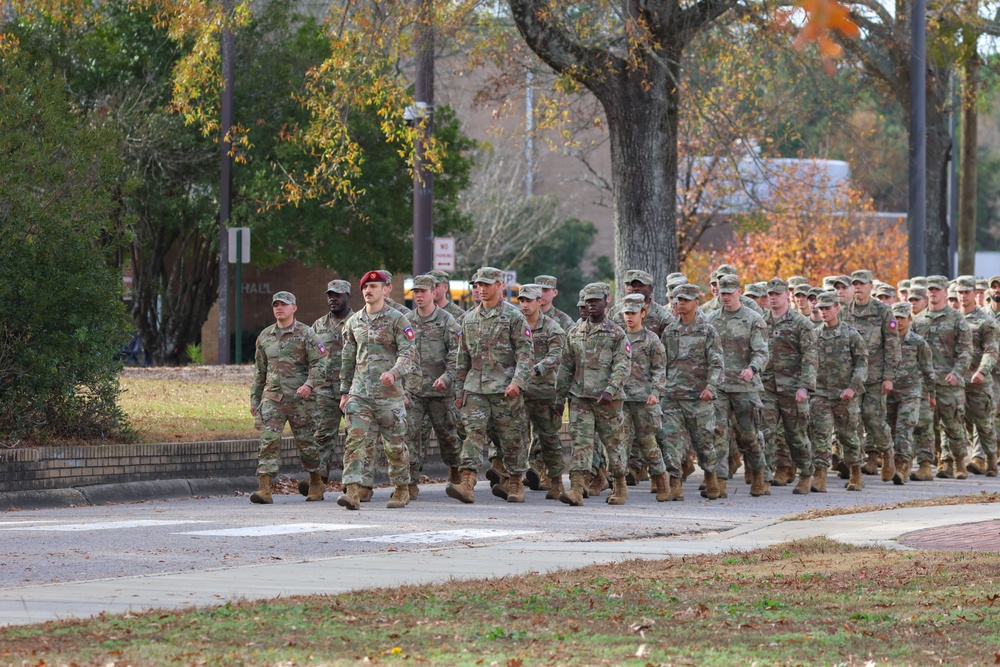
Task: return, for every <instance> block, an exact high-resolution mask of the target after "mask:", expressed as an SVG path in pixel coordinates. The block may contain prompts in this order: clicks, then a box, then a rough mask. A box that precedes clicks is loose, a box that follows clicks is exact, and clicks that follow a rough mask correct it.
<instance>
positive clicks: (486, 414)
mask: <svg viewBox="0 0 1000 667" xmlns="http://www.w3.org/2000/svg"><path fill="white" fill-rule="evenodd" d="M462 421H464V422H465V432H466V436H465V442H464V443H463V444H462V463H461V467H462V468H463V469H465V470H478V469H479V465H480V464H481V463H482V462H483V449H484V448H485V447H487V446H488V445H490V443H491V442H494V441H493V438H492V437H491V436H492V435H495V436H496V442H495V446H496V447H497V450H498V451H497V455H498V456H499V457H500V458H501V460H502V461H503V464H504V465H505V466H506V467H507V470H509V471H510V472H511V474H514V475H523V474H524V471H525V470H527V469H528V448H527V446H526V443H525V438H526V437H527V434H528V417H527V415H526V414H525V411H524V396H523V395H522V396H518V397H517V398H509V397H507V396H504V395H503V394H473V393H466V394H465V402H464V403H463V405H462Z"/></svg>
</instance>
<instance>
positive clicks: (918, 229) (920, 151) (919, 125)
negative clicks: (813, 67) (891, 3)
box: [906, 0, 927, 276]
mask: <svg viewBox="0 0 1000 667" xmlns="http://www.w3.org/2000/svg"><path fill="white" fill-rule="evenodd" d="M926 13H927V11H926V6H925V0H913V13H912V15H911V16H910V150H909V153H910V174H909V200H910V201H909V208H908V211H907V215H906V220H907V223H908V227H909V233H910V247H909V250H910V253H909V260H910V266H909V274H910V275H911V276H922V275H925V274H926V273H927V26H926V20H927V19H926Z"/></svg>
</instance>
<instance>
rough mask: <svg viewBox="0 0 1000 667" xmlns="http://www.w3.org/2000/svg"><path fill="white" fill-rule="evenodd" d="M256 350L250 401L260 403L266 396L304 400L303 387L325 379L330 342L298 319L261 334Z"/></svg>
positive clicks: (272, 326) (284, 399)
mask: <svg viewBox="0 0 1000 667" xmlns="http://www.w3.org/2000/svg"><path fill="white" fill-rule="evenodd" d="M256 347H257V350H256V352H255V353H254V373H253V386H252V387H251V389H250V405H251V406H252V407H254V408H256V407H258V406H259V405H260V402H261V399H262V398H267V399H270V400H272V401H275V402H277V403H281V402H283V401H286V400H301V399H300V398H299V397H298V396H297V395H296V393H295V392H296V391H298V389H299V387H301V386H303V385H308V386H309V387H315V386H316V385H317V384H319V382H321V381H322V379H323V374H324V370H323V366H324V365H325V363H326V346H324V345H323V341H321V340H320V339H319V336H317V335H316V332H315V331H313V330H312V328H311V327H308V326H306V325H305V324H303V323H302V322H299V321H298V320H295V321H294V322H293V323H292V326H290V327H288V328H287V329H280V328H279V327H278V325H277V324H272V325H271V326H269V327H267V328H266V329H264V330H263V331H261V332H260V335H259V336H257V346H256Z"/></svg>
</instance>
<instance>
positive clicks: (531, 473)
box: [524, 467, 543, 491]
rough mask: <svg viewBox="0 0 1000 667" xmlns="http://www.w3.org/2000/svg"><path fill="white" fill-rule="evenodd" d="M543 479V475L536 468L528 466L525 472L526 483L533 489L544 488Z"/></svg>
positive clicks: (539, 489)
mask: <svg viewBox="0 0 1000 667" xmlns="http://www.w3.org/2000/svg"><path fill="white" fill-rule="evenodd" d="M542 479H543V475H542V474H541V473H539V472H538V471H537V470H535V469H534V468H533V467H532V468H528V469H527V470H526V471H525V472H524V485H525V486H527V487H528V488H529V489H531V490H532V491H541V490H542Z"/></svg>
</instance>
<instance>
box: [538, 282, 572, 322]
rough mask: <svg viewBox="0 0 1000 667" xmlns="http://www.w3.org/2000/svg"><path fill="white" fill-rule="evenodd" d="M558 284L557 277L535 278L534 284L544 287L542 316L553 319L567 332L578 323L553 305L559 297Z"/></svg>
mask: <svg viewBox="0 0 1000 667" xmlns="http://www.w3.org/2000/svg"><path fill="white" fill-rule="evenodd" d="M558 282H559V281H558V280H556V277H555V276H535V282H534V283H532V284H533V285H541V287H542V298H541V310H542V315H545V316H546V317H551V318H552V319H553V320H555V321H556V324H558V325H559V328H560V329H562V330H563V331H564V332H565V331H569V330H570V329H571V328H573V325H574V324H576V322H574V321H573V318H572V317H570V316H569V315H567V314H566V313H564V312H563V311H561V310H559V309H558V308H556V307H555V306H553V305H552V300H553V299H555V298H556V297H557V296H559V290H558V289H556V286H557V285H558Z"/></svg>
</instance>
